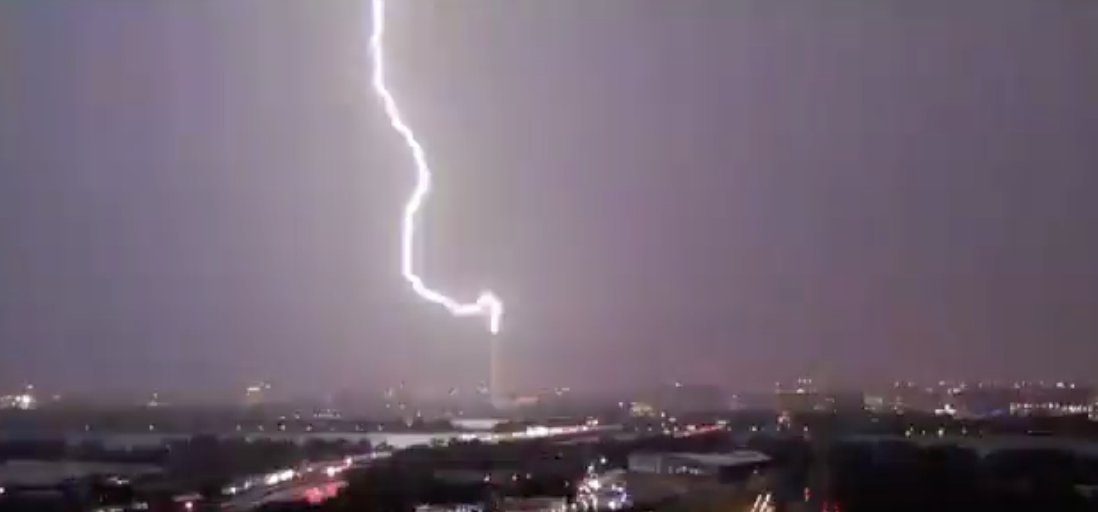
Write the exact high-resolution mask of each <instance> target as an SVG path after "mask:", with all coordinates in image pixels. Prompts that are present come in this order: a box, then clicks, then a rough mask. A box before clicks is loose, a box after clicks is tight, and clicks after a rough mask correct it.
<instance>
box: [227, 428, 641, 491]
mask: <svg viewBox="0 0 1098 512" xmlns="http://www.w3.org/2000/svg"><path fill="white" fill-rule="evenodd" d="M618 428H620V427H617V426H592V425H579V426H572V427H530V428H527V429H526V430H524V431H520V432H510V433H483V434H469V435H468V436H466V437H464V438H462V439H463V440H469V439H479V440H480V441H482V442H485V443H501V442H512V441H519V440H524V439H536V438H546V437H565V436H575V435H590V434H594V433H598V432H603V433H605V432H610V431H613V430H616V429H618ZM390 455H392V453H391V452H372V453H367V454H362V455H358V456H353V457H348V458H345V459H340V460H333V461H322V462H307V463H304V464H302V465H301V466H299V467H297V468H287V469H283V470H279V471H274V472H271V473H267V474H264V475H254V476H252V477H249V478H246V479H243V480H241V481H240V482H239V483H237V484H235V485H232V486H229V487H227V488H226V489H225V494H227V495H228V496H230V498H229V499H228V500H227V501H225V502H224V503H223V504H222V506H221V509H222V510H225V511H229V512H244V511H248V510H253V509H256V508H258V507H260V506H263V505H265V504H268V503H278V502H287V501H309V502H312V503H318V502H322V501H324V500H327V499H329V498H332V497H334V496H335V495H336V494H338V493H339V491H340V489H342V488H343V487H344V486H346V485H347V482H346V480H345V479H344V474H345V473H346V472H347V471H348V470H350V469H354V468H359V467H365V466H367V465H369V464H370V463H372V462H373V461H375V460H377V459H380V458H386V457H389V456H390Z"/></svg>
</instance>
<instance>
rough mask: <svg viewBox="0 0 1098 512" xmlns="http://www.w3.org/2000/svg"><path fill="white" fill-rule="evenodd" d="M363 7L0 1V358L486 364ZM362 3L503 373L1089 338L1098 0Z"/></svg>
mask: <svg viewBox="0 0 1098 512" xmlns="http://www.w3.org/2000/svg"><path fill="white" fill-rule="evenodd" d="M825 3H826V4H827V5H826V6H824V5H823V4H825ZM367 4H368V2H366V1H365V0H362V1H358V0H324V1H323V2H319V1H314V2H305V1H293V0H234V1H223V2H194V1H190V0H164V1H158V2H121V1H112V0H55V1H51V2H39V1H34V0H14V1H5V2H2V3H0V350H2V352H0V354H2V355H0V386H10V385H15V384H18V383H19V382H23V381H28V380H30V381H33V382H35V383H38V384H39V385H40V386H43V387H45V386H51V387H58V388H61V389H65V390H80V389H83V390H106V391H114V390H123V389H126V388H127V387H142V388H145V387H150V388H151V387H154V386H155V387H158V388H161V389H181V388H185V387H189V386H193V387H194V388H195V389H197V390H198V391H196V392H202V393H210V394H213V393H216V392H218V390H224V389H230V388H232V389H235V388H238V387H239V386H240V385H241V384H242V383H243V382H244V381H246V380H250V379H258V378H267V379H272V380H274V381H275V382H276V383H277V384H279V385H281V386H282V387H283V388H287V389H292V390H294V391H295V392H302V393H311V392H320V391H324V390H328V389H330V388H333V387H357V388H369V387H372V386H381V385H385V384H388V383H392V382H395V381H397V380H399V379H404V380H407V381H409V382H424V383H430V384H435V385H441V386H446V385H450V384H451V383H455V384H460V383H469V382H474V381H476V380H480V379H482V378H484V376H485V375H486V372H487V364H486V360H487V357H486V350H487V349H486V347H487V344H486V342H487V335H486V333H485V332H484V329H483V325H482V324H481V323H479V322H476V321H463V320H455V319H452V318H451V317H449V316H448V315H447V314H446V313H445V312H444V311H441V310H439V309H437V308H434V307H429V306H424V305H423V304H421V303H420V302H418V301H417V300H416V299H415V298H414V296H413V295H412V294H411V293H410V292H409V291H408V290H407V288H406V287H405V285H404V283H403V282H402V281H401V279H400V276H399V273H398V271H399V268H398V252H397V242H398V235H399V233H398V229H397V228H398V221H399V215H400V207H401V202H402V201H403V200H404V198H405V195H406V193H407V192H408V187H410V186H411V184H412V181H411V178H412V174H411V168H410V165H411V162H410V160H409V159H408V156H407V154H406V153H405V152H404V147H403V146H402V145H401V143H400V140H399V139H398V138H397V137H396V136H395V135H394V134H393V132H392V131H390V130H389V129H388V127H387V125H386V124H385V120H384V118H383V117H382V116H381V111H380V109H379V108H378V105H377V103H376V102H375V99H374V98H373V97H372V96H371V95H370V94H369V89H368V87H369V85H368V79H369V75H368V68H367V65H366V64H367V61H366V59H367V54H366V49H367V48H366V37H367V35H368V34H367V31H366V29H367V26H368V22H369V19H368V15H367V13H368V5H367ZM391 9H392V19H391V20H390V22H389V26H390V30H391V34H390V37H391V39H390V42H391V52H392V57H391V59H392V62H391V73H392V75H391V80H392V83H393V85H394V86H395V87H396V88H397V89H398V94H399V97H398V98H397V99H398V100H399V101H400V102H401V105H402V107H404V109H405V110H406V114H407V115H408V117H409V119H410V121H411V122H412V123H413V124H414V125H415V127H416V130H417V133H418V134H419V135H421V137H422V139H423V141H424V143H425V144H426V145H427V146H428V150H429V151H430V154H431V156H432V160H433V164H434V167H435V168H436V172H437V174H438V181H437V183H436V185H437V187H438V195H437V196H435V197H434V199H433V201H434V202H432V208H431V210H430V212H429V213H428V214H427V219H426V220H427V221H428V225H427V230H426V233H427V235H426V237H425V238H424V244H425V246H426V247H427V248H428V250H429V256H428V257H426V258H424V260H423V261H422V262H421V264H422V265H423V268H424V270H425V271H426V272H427V274H428V276H429V279H431V281H432V284H436V285H439V286H444V287H446V289H447V290H454V291H456V292H458V293H461V292H465V293H467V294H468V295H469V296H470V297H474V296H475V294H476V292H478V291H479V290H480V289H481V287H482V286H487V287H489V288H491V289H493V290H495V291H497V292H498V293H499V294H500V295H501V296H503V297H506V299H507V304H508V312H507V318H506V325H505V329H504V333H503V336H504V343H505V344H506V348H505V349H504V350H505V355H504V359H505V361H506V365H507V367H508V370H507V371H506V373H507V374H508V375H509V376H510V378H509V380H511V381H512V382H513V383H515V384H517V385H523V386H538V385H556V384H571V385H573V386H575V387H591V386H595V385H599V384H607V385H614V386H619V385H629V384H635V383H644V382H658V381H661V380H665V379H672V378H681V379H687V380H697V381H712V382H719V383H725V384H729V385H738V386H739V385H742V386H751V387H759V388H761V387H763V386H768V385H769V384H770V383H772V382H773V381H775V380H777V379H780V378H785V377H790V376H794V375H796V374H799V373H802V372H811V373H813V374H815V375H817V376H818V377H819V378H822V379H827V380H831V381H838V382H844V383H859V382H861V381H875V380H879V379H888V378H891V377H894V376H903V377H911V378H950V377H959V376H974V377H1058V376H1060V375H1064V376H1067V377H1071V376H1086V375H1088V372H1090V371H1091V370H1092V369H1093V368H1094V366H1095V365H1096V364H1098V355H1096V354H1098V353H1095V351H1094V350H1093V348H1092V347H1093V346H1094V343H1095V342H1096V341H1098V315H1096V314H1095V313H1094V312H1095V311H1098V264H1096V262H1098V236H1096V233H1098V201H1095V199H1094V198H1095V197H1098V172H1096V170H1098V146H1096V145H1095V141H1098V95H1095V92H1094V91H1098V68H1096V67H1095V65H1094V56H1095V55H1098V11H1096V9H1098V4H1094V3H1092V2H1083V1H1069V0H1059V1H1048V0H966V1H953V2H944V1H943V2H910V1H905V0H873V1H869V0H864V1H857V0H846V1H838V2H815V1H809V0H800V1H795V0H794V1H786V2H771V1H763V0H759V1H754V2H748V1H723V2H714V1H705V0H685V1H676V2H667V1H663V0H598V1H591V0H553V1H547V0H519V1H516V0H461V1H441V0H408V1H404V2H397V1H394V2H393V6H392V7H391ZM581 355H582V356H583V357H581Z"/></svg>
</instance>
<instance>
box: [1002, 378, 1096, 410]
mask: <svg viewBox="0 0 1098 512" xmlns="http://www.w3.org/2000/svg"><path fill="white" fill-rule="evenodd" d="M1015 388H1016V389H1018V395H1017V397H1016V401H1014V402H1011V404H1010V413H1011V414H1014V415H1020V416H1038V415H1040V416H1062V415H1071V414H1089V413H1090V412H1091V409H1092V407H1093V403H1094V393H1093V391H1092V390H1091V389H1090V388H1088V387H1084V386H1078V385H1076V384H1072V383H1066V382H1057V383H1056V384H1050V385H1041V384H1038V385H1024V384H1020V385H1017V386H1015Z"/></svg>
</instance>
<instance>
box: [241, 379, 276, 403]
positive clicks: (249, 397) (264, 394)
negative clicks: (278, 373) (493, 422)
mask: <svg viewBox="0 0 1098 512" xmlns="http://www.w3.org/2000/svg"><path fill="white" fill-rule="evenodd" d="M270 393H271V385H270V384H268V383H266V382H260V383H258V384H255V385H252V386H248V388H247V389H245V390H244V405H246V406H248V407H255V406H257V405H262V404H264V403H267V402H268V401H269V400H270Z"/></svg>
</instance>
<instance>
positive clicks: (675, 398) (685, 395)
mask: <svg viewBox="0 0 1098 512" xmlns="http://www.w3.org/2000/svg"><path fill="white" fill-rule="evenodd" d="M644 401H645V402H646V403H647V404H648V405H650V406H652V407H654V408H656V409H659V410H662V411H667V412H669V413H676V414H679V413H689V412H711V411H722V410H727V409H729V404H728V400H726V399H725V394H724V391H723V390H721V388H719V387H717V386H710V385H704V384H684V383H682V382H675V383H673V384H671V385H669V386H663V387H661V388H659V389H657V390H655V391H654V392H653V393H652V396H650V397H648V399H646V400H644Z"/></svg>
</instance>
